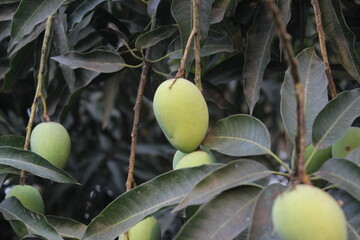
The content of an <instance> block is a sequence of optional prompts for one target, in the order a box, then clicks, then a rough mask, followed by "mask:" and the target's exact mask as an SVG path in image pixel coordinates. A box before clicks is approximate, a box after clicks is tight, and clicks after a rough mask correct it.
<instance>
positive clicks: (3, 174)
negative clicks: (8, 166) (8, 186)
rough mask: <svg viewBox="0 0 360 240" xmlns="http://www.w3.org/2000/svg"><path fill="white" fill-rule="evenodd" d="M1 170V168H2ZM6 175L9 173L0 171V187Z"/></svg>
mask: <svg viewBox="0 0 360 240" xmlns="http://www.w3.org/2000/svg"><path fill="white" fill-rule="evenodd" d="M0 172H1V170H0ZM6 177H7V173H0V188H1V187H2V185H3V183H4V181H5V179H6Z"/></svg>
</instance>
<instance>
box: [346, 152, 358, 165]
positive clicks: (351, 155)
mask: <svg viewBox="0 0 360 240" xmlns="http://www.w3.org/2000/svg"><path fill="white" fill-rule="evenodd" d="M346 159H348V160H350V161H352V162H354V163H356V164H357V165H358V166H360V147H358V148H355V149H354V150H352V151H351V152H350V153H349V154H348V155H347V156H346Z"/></svg>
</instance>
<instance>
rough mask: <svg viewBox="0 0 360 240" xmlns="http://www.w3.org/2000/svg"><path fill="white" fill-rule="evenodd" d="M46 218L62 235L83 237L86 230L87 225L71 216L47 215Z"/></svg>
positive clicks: (72, 237) (75, 237) (73, 237)
mask: <svg viewBox="0 0 360 240" xmlns="http://www.w3.org/2000/svg"><path fill="white" fill-rule="evenodd" d="M46 220H47V221H48V223H49V224H50V225H51V226H52V227H53V228H54V229H55V230H56V231H57V232H58V233H59V234H60V235H61V236H62V237H66V238H71V239H81V238H82V236H83V235H84V233H85V230H86V225H84V224H82V223H80V222H77V221H75V220H73V219H70V218H63V217H58V216H46Z"/></svg>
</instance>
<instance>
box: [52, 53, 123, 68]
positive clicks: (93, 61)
mask: <svg viewBox="0 0 360 240" xmlns="http://www.w3.org/2000/svg"><path fill="white" fill-rule="evenodd" d="M51 59H53V60H55V61H57V62H59V63H61V64H64V65H66V66H68V67H70V68H71V69H76V68H85V69H88V70H92V71H95V72H103V73H110V72H117V71H120V70H121V69H123V68H124V67H125V65H124V64H125V62H124V59H123V58H122V57H121V56H120V55H118V54H117V53H115V52H111V51H104V50H93V51H91V52H87V53H78V52H69V53H65V54H63V55H60V56H56V57H52V58H51Z"/></svg>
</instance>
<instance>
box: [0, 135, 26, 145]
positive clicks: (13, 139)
mask: <svg viewBox="0 0 360 240" xmlns="http://www.w3.org/2000/svg"><path fill="white" fill-rule="evenodd" d="M24 144H25V138H24V137H22V136H13V135H8V136H0V147H2V146H8V147H14V148H23V147H24Z"/></svg>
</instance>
